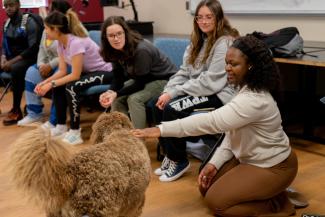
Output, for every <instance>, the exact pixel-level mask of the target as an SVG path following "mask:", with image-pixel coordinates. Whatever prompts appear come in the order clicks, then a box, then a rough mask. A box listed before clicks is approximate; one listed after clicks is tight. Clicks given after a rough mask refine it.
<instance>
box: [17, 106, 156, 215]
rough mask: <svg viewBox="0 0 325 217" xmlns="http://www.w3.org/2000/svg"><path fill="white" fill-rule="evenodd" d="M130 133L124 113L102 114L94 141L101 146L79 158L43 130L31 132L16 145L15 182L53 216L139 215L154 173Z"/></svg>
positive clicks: (87, 150) (92, 148)
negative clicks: (151, 175)
mask: <svg viewBox="0 0 325 217" xmlns="http://www.w3.org/2000/svg"><path fill="white" fill-rule="evenodd" d="M131 128H132V124H131V123H130V121H129V119H128V118H127V117H126V116H125V115H124V114H122V113H118V112H113V113H109V114H103V115H101V116H100V117H99V118H98V120H97V121H96V123H94V125H93V130H94V132H93V134H92V136H91V138H92V139H93V141H96V142H98V143H96V144H93V145H91V146H90V147H88V148H87V149H85V150H83V151H81V152H79V153H77V154H73V152H72V151H71V150H70V148H69V146H66V145H64V144H62V143H60V142H59V141H55V140H51V139H50V138H49V137H48V136H47V135H45V134H44V131H42V130H41V129H36V130H33V131H29V132H27V133H26V134H24V135H23V136H22V137H20V138H19V139H18V140H17V141H16V142H15V144H14V146H13V150H12V154H11V165H12V174H13V181H14V182H15V183H16V184H17V185H18V186H19V187H21V188H22V189H23V190H25V191H27V193H28V195H29V196H30V197H31V198H32V199H34V201H35V202H37V204H39V205H42V207H44V209H45V211H46V213H47V216H49V217H81V216H83V215H87V216H89V217H115V216H116V217H118V216H119V217H122V216H124V217H133V216H134V217H136V216H140V214H141V212H142V208H143V205H144V200H145V190H146V188H147V187H148V184H149V181H150V173H151V168H150V159H149V155H148V152H147V149H146V147H145V146H144V144H143V142H142V141H141V140H139V139H138V138H135V137H134V136H133V135H132V134H131V133H130V129H131Z"/></svg>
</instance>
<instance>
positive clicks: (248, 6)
mask: <svg viewBox="0 0 325 217" xmlns="http://www.w3.org/2000/svg"><path fill="white" fill-rule="evenodd" d="M200 1H201V0H190V10H191V13H192V14H194V13H195V9H196V6H197V4H198V3H199V2H200ZM219 1H220V3H221V5H222V7H223V9H224V12H225V13H226V14H323V15H325V0H219Z"/></svg>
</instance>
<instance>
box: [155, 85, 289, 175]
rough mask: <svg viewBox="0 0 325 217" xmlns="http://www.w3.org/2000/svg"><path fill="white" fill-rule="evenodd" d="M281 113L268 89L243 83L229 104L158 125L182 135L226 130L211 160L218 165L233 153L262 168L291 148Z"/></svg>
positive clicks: (165, 132)
mask: <svg viewBox="0 0 325 217" xmlns="http://www.w3.org/2000/svg"><path fill="white" fill-rule="evenodd" d="M281 122H282V120H281V115H280V112H279V109H278V107H277V104H276V102H275V101H274V99H273V97H272V96H271V94H270V93H268V92H264V91H262V92H253V91H251V90H249V89H248V88H247V87H246V86H245V87H243V88H242V89H241V90H240V91H239V93H238V95H236V96H235V97H234V98H233V99H232V100H231V101H230V102H229V103H228V104H226V105H224V106H222V107H221V108H219V109H216V110H214V111H212V112H209V113H202V114H196V115H192V116H189V117H186V118H183V119H178V120H175V121H170V122H163V123H162V124H161V125H159V128H160V131H161V135H162V136H163V137H185V136H198V135H203V134H215V133H220V132H226V136H225V139H224V140H223V142H222V144H221V145H220V146H219V147H218V148H217V150H216V151H215V153H214V155H213V157H212V158H211V160H210V163H212V164H213V165H215V166H216V168H217V169H219V168H220V167H221V166H222V165H223V164H224V163H225V162H226V161H228V160H230V159H231V158H232V157H233V156H235V157H236V158H237V159H238V160H239V161H240V162H241V163H246V164H251V165H255V166H258V167H262V168H269V167H272V166H274V165H276V164H278V163H280V162H282V161H283V160H285V159H286V158H287V157H288V156H289V154H290V152H291V147H290V144H289V139H288V136H287V135H286V134H285V132H284V131H283V128H282V125H281Z"/></svg>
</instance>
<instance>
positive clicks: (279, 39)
mask: <svg viewBox="0 0 325 217" xmlns="http://www.w3.org/2000/svg"><path fill="white" fill-rule="evenodd" d="M252 35H253V36H255V37H256V38H258V39H260V40H262V41H264V42H265V43H266V44H267V45H268V47H269V48H270V50H271V52H272V54H273V56H274V57H294V56H296V55H297V54H305V52H304V51H303V47H304V40H303V39H302V37H301V36H300V34H299V31H298V29H297V28H296V27H287V28H282V29H278V30H276V31H274V32H271V33H269V34H265V33H263V32H256V31H255V32H253V33H252Z"/></svg>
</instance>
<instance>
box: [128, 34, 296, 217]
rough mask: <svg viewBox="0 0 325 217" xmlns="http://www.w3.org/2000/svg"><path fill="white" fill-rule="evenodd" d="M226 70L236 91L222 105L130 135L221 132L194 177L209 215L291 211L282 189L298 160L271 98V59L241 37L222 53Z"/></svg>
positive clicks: (275, 75)
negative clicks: (219, 142) (211, 152)
mask: <svg viewBox="0 0 325 217" xmlns="http://www.w3.org/2000/svg"><path fill="white" fill-rule="evenodd" d="M226 71H227V73H228V82H229V83H231V84H233V85H235V86H236V87H237V88H238V89H239V92H238V94H237V95H236V96H235V97H234V98H233V99H232V100H231V101H230V102H229V103H228V104H226V105H224V106H223V107H221V108H219V109H217V110H215V111H212V112H210V113H205V114H197V115H193V116H190V117H187V118H183V119H179V120H175V121H170V122H164V123H162V124H161V125H159V126H158V127H156V128H147V129H143V130H134V132H133V133H134V135H136V136H138V137H159V136H161V137H184V136H197V135H202V134H215V133H220V132H226V137H225V139H224V141H223V142H222V144H221V145H220V146H219V147H218V148H217V150H216V151H215V153H214V155H213V157H212V158H211V160H210V161H209V163H208V164H207V165H206V166H205V167H204V168H203V169H202V171H201V172H200V175H199V178H198V182H199V188H200V191H201V193H202V195H203V196H204V197H205V201H206V203H207V204H208V206H209V207H210V208H211V209H212V210H213V211H214V214H216V215H218V216H289V215H291V214H294V213H295V209H294V206H293V205H292V204H291V203H290V201H289V200H288V197H287V195H286V193H285V189H286V188H287V187H288V186H289V185H290V184H291V182H292V181H293V180H294V178H295V176H296V174H297V170H298V164H297V158H296V155H295V153H294V152H293V151H292V149H291V147H290V142H289V139H288V137H287V135H286V134H285V132H284V131H283V128H282V125H281V122H282V120H281V115H280V112H279V109H278V107H277V104H276V102H275V100H274V98H273V96H272V93H273V92H274V91H276V90H277V87H278V86H279V81H280V76H279V70H278V68H277V66H276V63H275V62H274V61H273V58H272V55H271V54H270V52H269V50H268V48H267V46H266V45H265V44H264V43H263V42H261V41H259V40H258V39H256V38H254V37H253V36H245V37H241V38H239V39H237V40H236V41H235V42H234V43H233V45H232V46H231V48H230V49H229V50H228V51H227V55H226Z"/></svg>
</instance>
